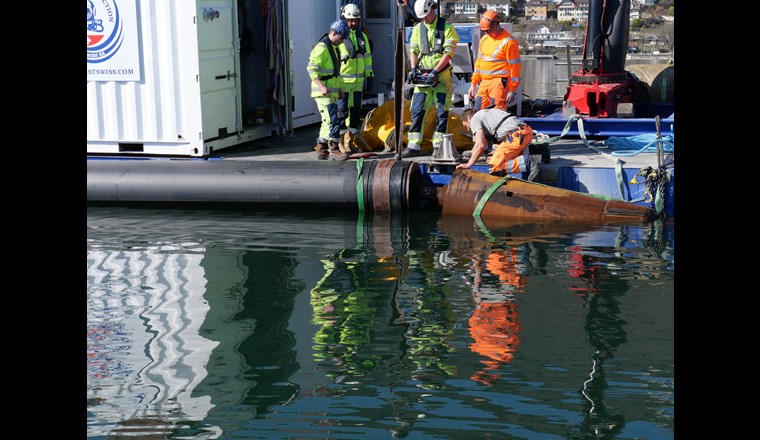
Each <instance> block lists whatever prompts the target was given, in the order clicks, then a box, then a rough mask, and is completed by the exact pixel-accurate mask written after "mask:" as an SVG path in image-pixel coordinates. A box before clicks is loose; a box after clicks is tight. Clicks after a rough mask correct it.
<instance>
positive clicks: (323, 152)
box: [316, 142, 330, 160]
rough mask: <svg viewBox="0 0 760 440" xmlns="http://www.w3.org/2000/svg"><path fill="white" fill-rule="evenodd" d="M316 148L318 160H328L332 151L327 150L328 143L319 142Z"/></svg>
mask: <svg viewBox="0 0 760 440" xmlns="http://www.w3.org/2000/svg"><path fill="white" fill-rule="evenodd" d="M316 150H317V160H327V158H328V156H330V152H329V151H328V150H327V144H325V143H321V142H320V143H318V144H317V147H316Z"/></svg>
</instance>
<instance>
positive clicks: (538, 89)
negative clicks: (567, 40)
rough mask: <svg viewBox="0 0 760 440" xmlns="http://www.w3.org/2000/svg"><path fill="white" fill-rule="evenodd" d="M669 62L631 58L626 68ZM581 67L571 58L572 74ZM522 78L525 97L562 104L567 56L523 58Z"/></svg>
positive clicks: (578, 60)
mask: <svg viewBox="0 0 760 440" xmlns="http://www.w3.org/2000/svg"><path fill="white" fill-rule="evenodd" d="M668 61H669V58H668V57H666V56H645V55H639V56H629V58H628V59H627V61H626V67H628V66H632V65H642V64H663V65H664V64H667V63H668ZM581 66H582V65H581V59H580V58H579V57H577V56H573V57H571V59H570V72H572V73H575V72H576V71H578V70H579V69H580V68H581ZM626 70H628V69H626ZM520 76H521V78H522V83H523V95H525V96H527V97H529V98H531V99H536V98H541V99H547V100H549V101H556V102H561V101H562V99H563V97H564V96H565V93H566V92H567V86H568V84H569V82H568V78H569V77H570V76H569V75H568V64H567V58H566V57H565V56H558V57H557V58H556V59H552V58H546V57H543V58H538V57H534V56H523V57H522V70H521V73H520ZM640 79H641V80H643V81H645V82H646V80H647V78H640Z"/></svg>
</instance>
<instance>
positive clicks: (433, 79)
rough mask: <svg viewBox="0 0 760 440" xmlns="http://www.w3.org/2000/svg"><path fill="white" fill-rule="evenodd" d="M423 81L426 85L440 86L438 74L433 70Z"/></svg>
mask: <svg viewBox="0 0 760 440" xmlns="http://www.w3.org/2000/svg"><path fill="white" fill-rule="evenodd" d="M423 80H424V81H425V84H428V85H431V86H434V85H436V84H438V72H436V71H435V70H431V71H430V72H428V73H426V74H425V76H424V78H423Z"/></svg>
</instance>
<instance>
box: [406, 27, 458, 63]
mask: <svg viewBox="0 0 760 440" xmlns="http://www.w3.org/2000/svg"><path fill="white" fill-rule="evenodd" d="M440 19H441V18H440V17H437V18H436V19H435V20H433V22H432V23H430V24H426V23H425V22H424V21H421V22H419V23H417V24H416V25H415V26H414V28H413V29H412V35H411V36H410V37H409V51H410V52H414V53H417V54H419V53H420V51H421V47H420V26H425V27H426V28H427V37H428V47H429V48H430V50H432V49H433V47H434V46H435V27H436V25H437V24H438V20H440ZM443 35H444V39H443V53H435V52H431V53H429V54H427V55H425V56H421V57H420V58H419V61H418V63H417V67H418V68H419V69H421V70H430V69H432V68H433V67H435V65H436V64H438V61H441V58H443V54H444V53H445V54H448V56H449V57H450V58H452V59H453V58H454V52H455V51H456V49H457V44H459V35H458V34H457V31H456V29H454V25H452V24H451V23H449V21H448V20H446V24H445V26H444V27H443Z"/></svg>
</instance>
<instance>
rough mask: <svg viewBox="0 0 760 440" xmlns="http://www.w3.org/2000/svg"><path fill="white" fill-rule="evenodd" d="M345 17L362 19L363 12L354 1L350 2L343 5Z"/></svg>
mask: <svg viewBox="0 0 760 440" xmlns="http://www.w3.org/2000/svg"><path fill="white" fill-rule="evenodd" d="M343 18H345V19H346V20H348V19H349V18H355V19H357V20H358V19H360V18H362V13H361V11H359V7H358V6H356V5H355V4H353V3H349V4H347V5H345V6H343Z"/></svg>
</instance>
